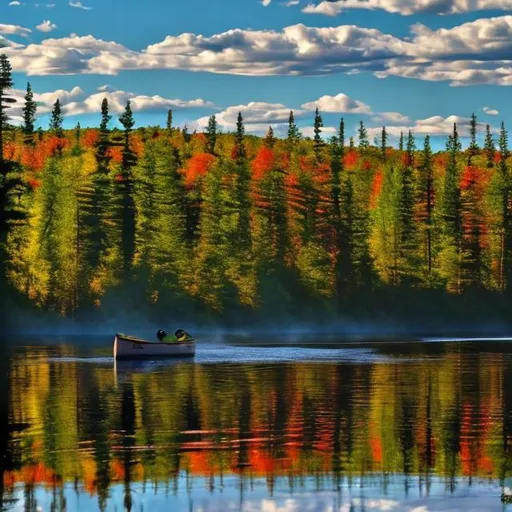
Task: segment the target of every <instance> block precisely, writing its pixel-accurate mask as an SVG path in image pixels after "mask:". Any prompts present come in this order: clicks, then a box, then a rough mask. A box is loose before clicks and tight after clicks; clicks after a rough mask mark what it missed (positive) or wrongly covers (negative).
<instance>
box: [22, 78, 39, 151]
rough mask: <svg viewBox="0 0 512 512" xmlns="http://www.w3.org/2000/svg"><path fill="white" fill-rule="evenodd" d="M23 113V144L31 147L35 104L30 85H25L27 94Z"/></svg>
mask: <svg viewBox="0 0 512 512" xmlns="http://www.w3.org/2000/svg"><path fill="white" fill-rule="evenodd" d="M22 112H23V134H24V136H25V137H24V140H25V144H27V145H29V146H33V145H34V143H35V141H34V123H35V120H36V112H37V104H36V102H35V101H34V93H33V92H32V87H31V85H30V83H28V84H27V93H26V94H25V105H24V106H23V108H22Z"/></svg>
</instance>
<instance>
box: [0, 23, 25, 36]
mask: <svg viewBox="0 0 512 512" xmlns="http://www.w3.org/2000/svg"><path fill="white" fill-rule="evenodd" d="M31 32H32V30H30V29H29V28H25V27H21V26H20V25H4V24H1V23H0V34H6V35H12V36H23V37H28V35H29V34H30V33H31Z"/></svg>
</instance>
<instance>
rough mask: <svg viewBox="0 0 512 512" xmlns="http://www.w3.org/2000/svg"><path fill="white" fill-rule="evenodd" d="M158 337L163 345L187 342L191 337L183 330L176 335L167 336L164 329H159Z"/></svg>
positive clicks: (179, 330)
mask: <svg viewBox="0 0 512 512" xmlns="http://www.w3.org/2000/svg"><path fill="white" fill-rule="evenodd" d="M156 337H157V338H158V339H159V340H160V341H161V342H162V343H181V342H183V341H187V340H188V339H189V338H190V337H191V336H190V334H188V333H187V332H185V331H184V330H183V329H178V330H177V331H176V332H175V333H174V334H167V333H166V332H165V331H164V330H163V329H159V330H158V331H157V333H156Z"/></svg>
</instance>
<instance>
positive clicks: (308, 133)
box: [300, 126, 337, 138]
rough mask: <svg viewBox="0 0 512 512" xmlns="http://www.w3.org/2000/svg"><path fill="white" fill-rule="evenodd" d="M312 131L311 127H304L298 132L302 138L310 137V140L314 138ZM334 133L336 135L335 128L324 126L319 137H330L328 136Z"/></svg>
mask: <svg viewBox="0 0 512 512" xmlns="http://www.w3.org/2000/svg"><path fill="white" fill-rule="evenodd" d="M314 130H315V129H314V127H313V126H304V127H303V128H301V129H300V131H301V132H302V135H304V137H311V138H313V137H314V136H315V132H314ZM336 133H337V131H336V128H333V127H332V126H324V127H323V128H322V133H321V137H322V138H326V137H330V136H333V135H336Z"/></svg>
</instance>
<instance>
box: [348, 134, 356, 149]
mask: <svg viewBox="0 0 512 512" xmlns="http://www.w3.org/2000/svg"><path fill="white" fill-rule="evenodd" d="M348 147H349V149H351V150H352V149H354V148H355V147H356V146H355V144H354V137H352V136H351V137H350V138H349V142H348Z"/></svg>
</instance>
